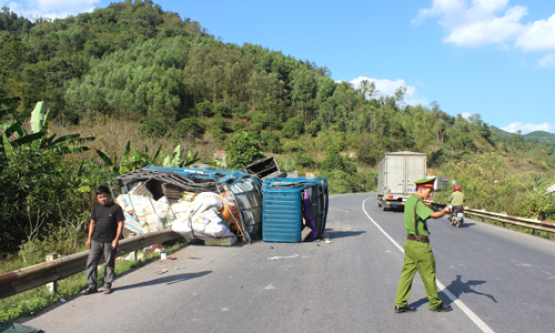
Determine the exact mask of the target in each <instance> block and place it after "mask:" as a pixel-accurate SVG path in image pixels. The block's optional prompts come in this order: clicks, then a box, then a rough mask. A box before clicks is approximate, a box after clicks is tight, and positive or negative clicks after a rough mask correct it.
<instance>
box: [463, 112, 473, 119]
mask: <svg viewBox="0 0 555 333" xmlns="http://www.w3.org/2000/svg"><path fill="white" fill-rule="evenodd" d="M462 116H463V118H466V119H468V118H470V117H472V114H471V113H470V112H463V113H462Z"/></svg>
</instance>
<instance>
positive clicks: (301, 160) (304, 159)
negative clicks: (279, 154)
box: [295, 153, 316, 167]
mask: <svg viewBox="0 0 555 333" xmlns="http://www.w3.org/2000/svg"><path fill="white" fill-rule="evenodd" d="M295 163H296V164H298V165H300V166H303V167H311V166H314V165H315V164H316V163H315V162H314V159H312V157H311V156H310V155H307V154H303V153H297V155H295Z"/></svg>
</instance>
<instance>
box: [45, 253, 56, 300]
mask: <svg viewBox="0 0 555 333" xmlns="http://www.w3.org/2000/svg"><path fill="white" fill-rule="evenodd" d="M56 259H58V254H57V253H48V254H47V255H46V262H49V261H52V260H56ZM46 290H48V292H49V293H51V294H53V293H55V292H56V291H57V290H58V285H57V283H56V281H54V282H50V283H47V284H46Z"/></svg>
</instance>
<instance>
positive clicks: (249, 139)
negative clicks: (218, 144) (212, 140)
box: [226, 132, 264, 169]
mask: <svg viewBox="0 0 555 333" xmlns="http://www.w3.org/2000/svg"><path fill="white" fill-rule="evenodd" d="M226 150H227V151H228V152H229V157H230V159H231V165H230V168H232V169H236V168H244V167H245V166H246V165H249V164H250V163H252V162H254V161H256V160H259V159H261V158H263V157H264V155H263V154H262V150H261V149H260V141H258V140H256V139H255V138H254V136H253V135H252V133H249V132H241V133H236V134H234V135H233V136H232V137H231V139H230V140H229V142H228V143H227V145H226Z"/></svg>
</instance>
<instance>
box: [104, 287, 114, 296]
mask: <svg viewBox="0 0 555 333" xmlns="http://www.w3.org/2000/svg"><path fill="white" fill-rule="evenodd" d="M111 292H112V288H104V290H103V291H102V293H103V294H106V295H107V294H109V293H111Z"/></svg>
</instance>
